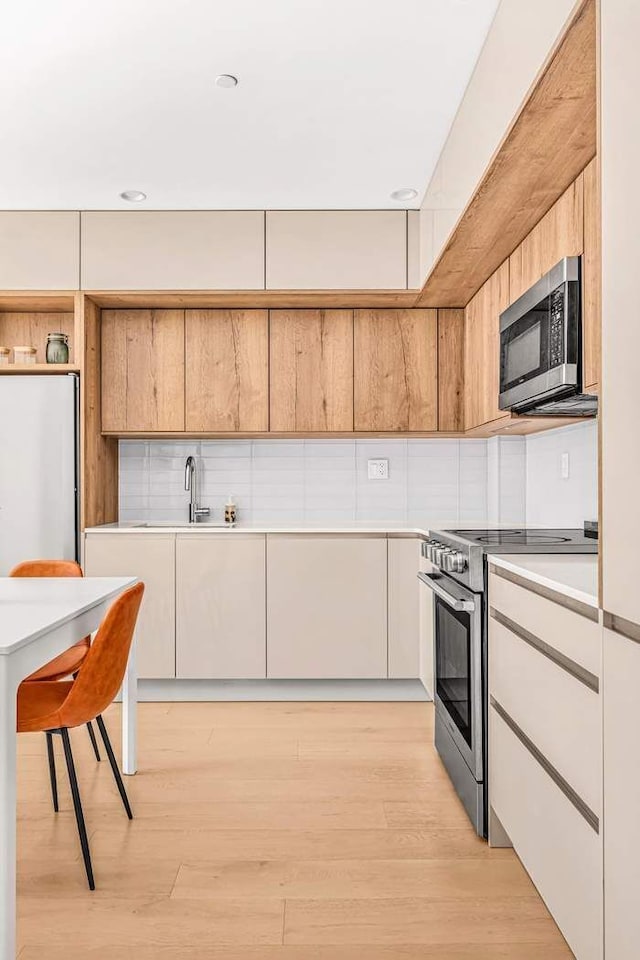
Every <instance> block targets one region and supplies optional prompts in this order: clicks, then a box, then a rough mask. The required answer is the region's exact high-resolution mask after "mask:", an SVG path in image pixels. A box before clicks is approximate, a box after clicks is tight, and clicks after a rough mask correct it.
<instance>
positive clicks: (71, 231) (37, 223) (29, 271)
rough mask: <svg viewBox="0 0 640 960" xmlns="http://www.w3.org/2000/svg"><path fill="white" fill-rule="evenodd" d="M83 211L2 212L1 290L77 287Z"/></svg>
mask: <svg viewBox="0 0 640 960" xmlns="http://www.w3.org/2000/svg"><path fill="white" fill-rule="evenodd" d="M79 279H80V214H79V213H75V212H72V211H39V210H38V211H36V210H27V211H12V210H4V211H2V212H0V289H1V290H77V289H78V283H79Z"/></svg>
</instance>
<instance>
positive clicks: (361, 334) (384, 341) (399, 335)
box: [354, 310, 438, 433]
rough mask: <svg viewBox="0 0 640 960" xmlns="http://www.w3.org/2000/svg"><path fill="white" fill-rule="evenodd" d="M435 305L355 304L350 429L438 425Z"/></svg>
mask: <svg viewBox="0 0 640 960" xmlns="http://www.w3.org/2000/svg"><path fill="white" fill-rule="evenodd" d="M437 314H438V312H437V310H356V311H355V314H354V371H355V379H354V429H355V430H356V431H358V430H362V431H368V430H384V431H389V432H395V431H397V432H399V433H406V432H409V431H418V432H422V431H431V430H437V429H438V371H437V353H438V343H437V341H438V320H437Z"/></svg>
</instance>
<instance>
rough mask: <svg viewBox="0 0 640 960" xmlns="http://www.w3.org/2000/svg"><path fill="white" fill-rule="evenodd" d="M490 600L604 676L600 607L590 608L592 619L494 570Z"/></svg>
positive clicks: (497, 607)
mask: <svg viewBox="0 0 640 960" xmlns="http://www.w3.org/2000/svg"><path fill="white" fill-rule="evenodd" d="M505 572H507V571H505ZM507 575H508V572H507ZM532 586H533V587H535V586H536V585H535V584H533V585H532ZM568 602H571V601H568ZM489 603H490V605H491V606H492V607H495V609H496V610H499V611H500V613H502V614H504V615H505V616H507V617H509V619H510V620H514V621H515V622H516V623H517V624H518V625H519V626H521V627H524V628H525V630H528V631H530V632H531V633H533V634H535V635H536V636H537V637H541V638H542V639H543V640H545V641H546V642H547V643H548V644H550V645H551V646H553V647H555V648H556V649H557V650H559V651H560V652H561V653H563V654H564V655H565V656H567V657H569V658H570V659H571V660H574V661H575V662H576V663H579V664H580V665H581V666H583V667H585V668H586V669H587V670H589V671H590V672H591V673H594V674H595V675H596V676H597V677H599V676H600V670H601V659H602V641H601V632H600V627H599V624H598V621H597V611H596V610H593V611H591V608H589V610H590V612H591V613H592V615H593V616H595V617H596V619H595V620H593V619H589V618H588V617H586V616H582V615H581V614H580V613H576V612H575V611H574V610H571V609H569V608H568V607H566V606H562V605H561V604H559V603H555V602H554V601H553V600H548V599H547V598H546V597H543V596H540V595H539V594H538V593H534V592H533V590H528V589H526V588H525V587H521V586H519V585H518V584H516V583H513V582H512V581H511V580H507V579H506V578H505V577H504V576H501V575H500V574H498V573H491V575H490V577H489Z"/></svg>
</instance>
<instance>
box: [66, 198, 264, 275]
mask: <svg viewBox="0 0 640 960" xmlns="http://www.w3.org/2000/svg"><path fill="white" fill-rule="evenodd" d="M82 288H83V289H84V290H263V289H264V213H263V212H262V210H135V211H133V210H117V211H97V210H90V211H87V212H83V214H82Z"/></svg>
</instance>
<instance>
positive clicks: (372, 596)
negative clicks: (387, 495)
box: [267, 534, 387, 679]
mask: <svg viewBox="0 0 640 960" xmlns="http://www.w3.org/2000/svg"><path fill="white" fill-rule="evenodd" d="M267 676H268V677H269V678H270V679H273V678H275V679H351V678H364V679H368V678H382V677H386V676H387V541H386V539H385V538H381V537H380V538H378V537H355V536H354V537H348V536H345V537H331V536H324V535H322V534H313V535H311V536H308V537H307V536H304V535H300V536H269V537H267Z"/></svg>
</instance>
